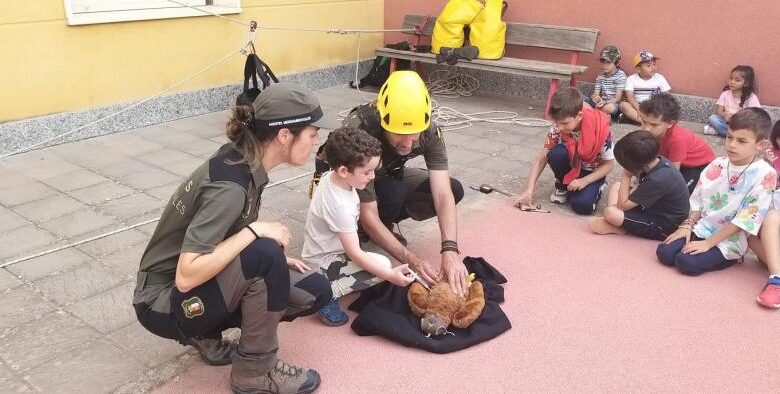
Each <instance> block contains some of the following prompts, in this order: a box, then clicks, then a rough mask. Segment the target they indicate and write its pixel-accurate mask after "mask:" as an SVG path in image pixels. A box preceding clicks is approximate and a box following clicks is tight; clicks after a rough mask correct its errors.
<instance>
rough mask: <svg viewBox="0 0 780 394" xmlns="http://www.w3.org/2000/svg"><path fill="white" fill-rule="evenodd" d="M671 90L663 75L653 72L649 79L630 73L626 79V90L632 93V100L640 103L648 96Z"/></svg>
mask: <svg viewBox="0 0 780 394" xmlns="http://www.w3.org/2000/svg"><path fill="white" fill-rule="evenodd" d="M670 90H672V87H671V86H669V82H667V81H666V78H664V76H663V75H661V74H658V73H655V74H653V76H652V77H650V79H642V77H640V76H639V74H631V76H630V77H628V79H626V91H627V92H629V91H630V92H633V93H634V100H636V102H637V103H641V102H642V101H645V100H647V99H649V98H650V96H652V95H655V94H658V93H661V92H668V91H670Z"/></svg>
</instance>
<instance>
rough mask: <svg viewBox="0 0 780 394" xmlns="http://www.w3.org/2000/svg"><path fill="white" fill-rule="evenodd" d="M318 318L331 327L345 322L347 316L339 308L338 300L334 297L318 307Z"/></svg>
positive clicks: (347, 319) (347, 318)
mask: <svg viewBox="0 0 780 394" xmlns="http://www.w3.org/2000/svg"><path fill="white" fill-rule="evenodd" d="M320 320H322V322H323V323H325V324H327V325H329V326H331V327H338V326H343V325H344V324H346V323H347V322H348V321H349V316H348V315H347V314H346V313H344V311H342V310H341V307H340V306H339V301H338V300H337V299H335V298H334V299H331V300H330V302H329V303H328V304H327V305H325V306H323V307H322V309H320Z"/></svg>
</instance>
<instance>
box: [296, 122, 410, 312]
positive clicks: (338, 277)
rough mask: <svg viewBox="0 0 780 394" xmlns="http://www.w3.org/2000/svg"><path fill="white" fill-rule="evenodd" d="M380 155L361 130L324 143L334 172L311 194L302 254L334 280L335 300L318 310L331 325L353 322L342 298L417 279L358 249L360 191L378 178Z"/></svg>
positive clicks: (341, 131) (402, 268) (402, 267)
mask: <svg viewBox="0 0 780 394" xmlns="http://www.w3.org/2000/svg"><path fill="white" fill-rule="evenodd" d="M381 154H382V146H381V145H380V143H379V140H377V139H376V138H374V137H372V136H371V135H369V134H368V133H366V132H365V131H363V130H359V129H347V128H342V129H337V130H335V131H333V134H332V135H331V136H330V137H329V139H328V144H327V145H326V147H325V155H326V157H327V158H328V163H329V164H330V166H331V168H332V169H333V171H331V172H328V173H326V174H324V175H323V176H322V178H321V179H320V182H319V185H318V186H317V190H316V191H315V192H314V195H313V196H312V200H311V205H310V206H309V212H308V214H307V215H306V229H305V231H304V241H303V251H302V252H301V257H302V258H303V260H304V261H305V262H306V263H307V264H309V265H313V266H318V267H319V268H320V269H321V270H322V272H323V274H324V275H325V277H327V278H328V280H329V281H330V284H331V289H332V290H333V296H334V298H333V300H331V302H330V303H328V304H327V305H325V306H324V307H322V309H320V312H319V315H320V318H321V319H322V321H323V322H324V323H325V324H327V325H329V326H340V325H342V324H345V323H346V322H347V321H348V320H349V317H348V316H347V314H346V313H344V311H342V310H341V308H340V307H339V303H338V298H339V297H342V296H344V295H346V294H349V293H352V292H353V291H361V290H365V289H367V288H369V287H371V286H373V285H375V284H377V283H379V282H381V281H382V280H386V281H388V282H390V283H392V284H394V285H396V286H406V285H408V284H409V283H411V282H412V280H413V279H412V277H411V276H410V271H409V268H408V266H407V265H406V264H404V265H400V266H397V267H393V266H392V264H391V263H390V259H388V258H387V257H385V256H382V255H380V254H376V253H370V252H365V251H363V250H362V249H361V248H360V241H359V240H358V233H357V231H358V225H357V222H358V217H359V216H360V200H359V198H358V194H357V191H356V189H361V190H362V189H363V188H365V187H366V185H367V184H368V183H369V182H370V181H371V180H372V179H374V170H375V169H376V168H377V166H378V165H379V157H380V155H381Z"/></svg>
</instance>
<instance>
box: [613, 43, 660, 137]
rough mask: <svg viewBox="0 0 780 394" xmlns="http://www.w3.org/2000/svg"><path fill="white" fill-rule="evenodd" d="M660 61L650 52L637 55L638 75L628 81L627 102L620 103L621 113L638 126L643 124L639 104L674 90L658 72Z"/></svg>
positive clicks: (635, 57)
mask: <svg viewBox="0 0 780 394" xmlns="http://www.w3.org/2000/svg"><path fill="white" fill-rule="evenodd" d="M658 60H660V59H659V58H657V57H655V55H653V54H652V53H650V52H649V51H642V52H639V53H637V54H636V55H634V59H633V64H634V68H635V69H636V73H635V74H631V76H629V77H628V78H627V79H626V88H625V96H626V101H624V102H622V103H620V111H621V112H622V113H623V115H624V116H626V117H628V118H629V119H631V120H632V121H634V122H636V123H637V124H640V123H642V118H641V117H640V116H639V103H641V102H642V101H645V100H647V99H649V98H650V96H652V95H654V94H658V93H661V92H669V91H671V90H672V87H671V86H669V82H667V81H666V78H664V76H663V75H661V74H659V73H657V72H656V70H657V69H658V65H657V63H656V61H658Z"/></svg>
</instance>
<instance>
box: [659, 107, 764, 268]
mask: <svg viewBox="0 0 780 394" xmlns="http://www.w3.org/2000/svg"><path fill="white" fill-rule="evenodd" d="M729 127H730V129H729V131H728V135H727V136H726V153H727V155H726V157H719V158H716V159H715V160H714V161H713V162H712V163H710V164H709V165H708V166H707V167H706V168H705V169H704V172H702V176H701V178H700V179H699V183H698V184H697V185H696V189H695V190H694V191H693V194H692V195H691V199H690V203H691V212H690V213H689V214H688V219H686V220H685V221H684V222H683V224H681V225H680V227H679V228H678V229H677V231H675V232H674V233H673V234H672V235H670V236H669V237H667V238H666V240H664V242H663V243H661V244H660V245H658V249H657V251H656V254H657V256H658V260H660V261H661V263H662V264H664V265H668V266H675V267H677V269H678V270H679V271H680V272H682V273H683V274H685V275H691V276H695V275H700V274H703V273H705V272H709V271H716V270H721V269H724V268H727V267H730V266H731V265H733V264H734V263H735V262H737V260H738V259H739V258H740V257H742V256H744V255H745V253H746V252H747V248H748V242H747V237H748V235H757V234H758V230H759V228H760V227H761V224H762V222H763V221H764V217H765V216H766V214H767V211H768V210H769V208H770V206H771V203H772V197H773V194H774V190H775V184H776V183H777V173H775V170H774V168H772V166H771V165H770V164H769V163H767V162H766V161H764V160H762V158H761V152H760V144H761V143H762V142H763V141H764V140H766V138H767V136H768V134H769V129H770V128H771V127H772V121H771V119H770V117H769V114H767V113H766V111H764V110H762V109H760V108H745V109H743V110H740V111H739V112H737V113H736V114H735V115H734V116H732V118H731V120H729Z"/></svg>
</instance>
